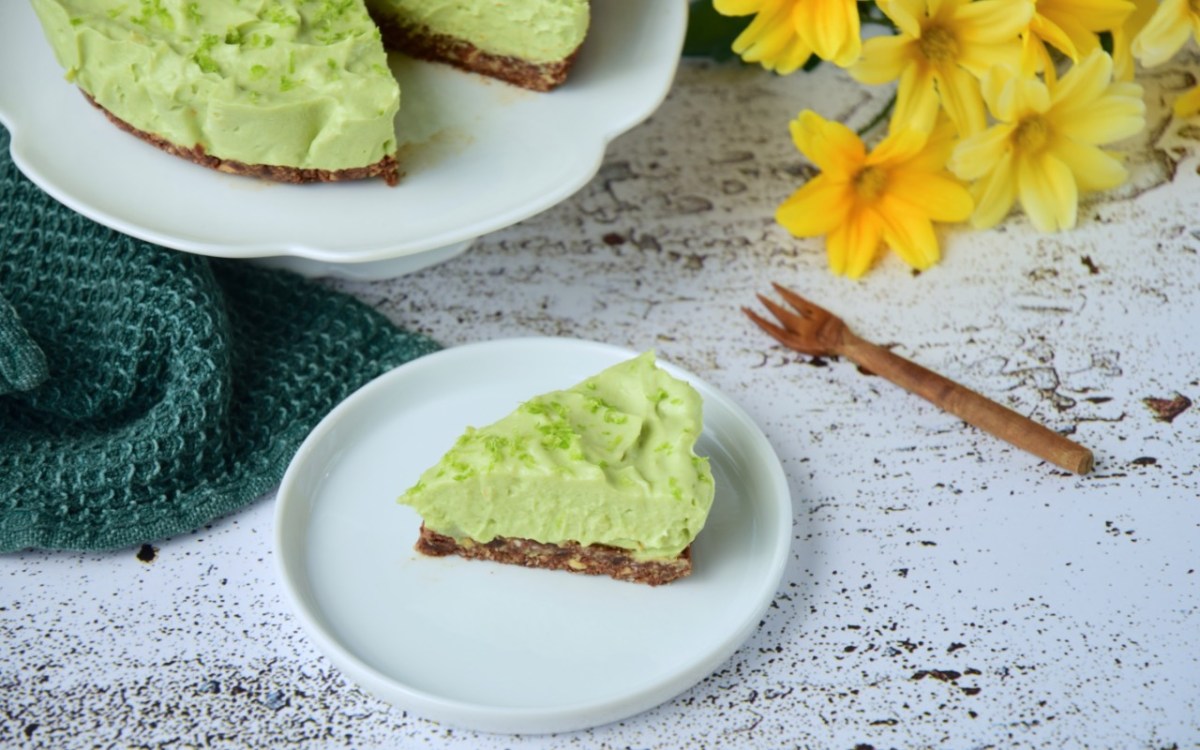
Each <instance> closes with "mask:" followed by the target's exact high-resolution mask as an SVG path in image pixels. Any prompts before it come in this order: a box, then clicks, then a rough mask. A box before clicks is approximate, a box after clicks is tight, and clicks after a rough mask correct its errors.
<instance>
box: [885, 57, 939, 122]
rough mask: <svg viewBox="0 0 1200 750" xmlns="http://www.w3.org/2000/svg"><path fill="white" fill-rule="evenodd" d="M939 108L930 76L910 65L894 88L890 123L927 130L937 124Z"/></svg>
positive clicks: (936, 94)
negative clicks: (894, 100) (894, 96)
mask: <svg viewBox="0 0 1200 750" xmlns="http://www.w3.org/2000/svg"><path fill="white" fill-rule="evenodd" d="M940 106H941V105H940V104H939V103H938V93H937V88H936V87H935V86H934V83H933V76H932V74H930V73H928V72H926V71H924V70H922V68H921V66H918V65H910V66H909V67H908V69H906V70H905V71H904V74H903V75H902V76H900V85H899V86H897V87H896V104H895V106H894V107H893V108H892V120H891V121H892V122H893V123H902V124H903V126H904V127H908V128H913V129H915V130H929V129H930V128H932V127H933V124H934V123H935V122H937V116H938V111H939V107H940Z"/></svg>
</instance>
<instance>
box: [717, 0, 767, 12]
mask: <svg viewBox="0 0 1200 750" xmlns="http://www.w3.org/2000/svg"><path fill="white" fill-rule="evenodd" d="M765 4H766V3H764V2H763V0H713V8H714V9H715V10H716V11H717V12H718V13H720V14H721V15H723V16H748V15H750V14H751V13H757V12H759V10H761V9H762V7H763V5H765Z"/></svg>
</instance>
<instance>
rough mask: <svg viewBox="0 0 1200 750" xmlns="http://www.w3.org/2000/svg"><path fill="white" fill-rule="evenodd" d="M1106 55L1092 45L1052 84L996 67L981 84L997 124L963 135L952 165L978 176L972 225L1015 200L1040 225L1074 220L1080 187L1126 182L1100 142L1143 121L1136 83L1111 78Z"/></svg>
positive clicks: (996, 217)
mask: <svg viewBox="0 0 1200 750" xmlns="http://www.w3.org/2000/svg"><path fill="white" fill-rule="evenodd" d="M1112 69H1113V65H1112V59H1111V58H1110V57H1109V56H1108V55H1106V54H1104V53H1103V52H1101V51H1096V52H1093V53H1092V54H1091V55H1089V56H1088V57H1086V58H1084V59H1083V60H1081V61H1080V62H1079V63H1077V64H1076V65H1074V66H1073V67H1072V68H1071V69H1070V70H1069V71H1068V72H1067V74H1066V75H1064V76H1063V77H1062V78H1061V79H1059V80H1057V81H1054V82H1052V83H1043V82H1042V81H1040V80H1038V79H1036V78H1032V77H1022V76H1017V75H1014V74H1013V73H1012V71H1009V70H1004V69H999V68H998V69H996V70H994V71H992V73H991V74H989V75H988V77H987V79H985V81H984V85H983V95H984V98H985V99H986V101H987V104H988V109H989V110H990V111H991V113H992V116H993V117H994V118H995V119H996V120H997V124H995V125H993V126H992V127H990V128H988V129H987V130H986V131H984V132H982V133H978V134H976V135H973V136H970V137H968V138H965V139H963V140H962V141H961V142H960V143H959V144H958V145H957V146H956V147H955V149H954V156H953V157H952V159H951V165H950V166H951V169H952V170H953V171H954V173H955V174H957V175H958V176H959V177H960V178H961V179H964V180H976V181H977V182H976V183H975V185H974V186H973V193H974V195H975V204H976V205H975V215H974V216H972V218H971V222H972V224H974V225H975V226H977V227H990V226H994V225H996V224H998V223H999V222H1000V220H1001V219H1003V218H1004V216H1005V215H1006V214H1007V213H1008V211H1009V209H1010V208H1012V205H1013V203H1014V202H1016V200H1018V199H1019V200H1020V202H1021V207H1022V208H1024V209H1025V213H1026V214H1027V215H1028V216H1029V219H1030V221H1032V222H1033V225H1034V226H1035V227H1037V228H1038V229H1039V230H1041V231H1043V232H1052V231H1055V230H1058V229H1069V228H1071V227H1073V226H1075V219H1076V212H1077V209H1078V205H1077V204H1078V195H1079V191H1081V190H1107V189H1109V188H1113V187H1116V186H1117V185H1120V184H1121V183H1122V182H1124V180H1125V177H1126V171H1125V168H1124V167H1123V166H1122V165H1121V163H1120V162H1119V161H1118V160H1117V159H1116V158H1115V157H1113V156H1111V155H1110V154H1107V153H1105V152H1104V151H1103V150H1101V149H1100V148H1099V146H1101V145H1104V144H1108V143H1112V142H1113V141H1117V140H1120V139H1122V138H1126V137H1128V136H1131V135H1133V134H1135V133H1137V132H1139V131H1140V130H1141V129H1142V127H1143V126H1144V125H1145V110H1146V108H1145V104H1144V103H1143V102H1142V98H1141V95H1142V89H1141V87H1140V86H1138V85H1137V84H1135V83H1127V82H1121V83H1113V82H1112Z"/></svg>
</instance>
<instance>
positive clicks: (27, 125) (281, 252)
mask: <svg viewBox="0 0 1200 750" xmlns="http://www.w3.org/2000/svg"><path fill="white" fill-rule="evenodd" d="M638 5H641V3H640V2H639V3H638ZM644 7H648V8H653V9H654V10H649V11H647V12H650V13H655V14H656V15H662V16H663V17H664V18H665V19H667V20H668V21H669V22H668V23H664V24H663V28H664V29H665V30H668V31H670V32H671V36H668V37H667V38H665V39H663V40H662V44H663V45H664V47H663V55H664V59H669V60H671V61H672V64H670V65H667V66H665V67H664V68H663V70H661V71H659V73H660V75H661V79H656V81H655V83H656V88H655V89H654V90H653V91H652V92H651V91H649V90H648V91H647V95H646V98H645V99H644V101H641V102H638V106H637V107H631V108H630V109H629V110H628V112H625V113H623V114H625V116H624V117H622V118H618V119H614V120H613V121H612V122H611V123H608V124H607V125H608V127H598V128H596V129H595V130H594V131H589V135H588V138H587V143H586V148H584V149H582V150H581V152H580V153H581V154H583V155H584V156H586V158H581V159H580V166H579V167H578V170H577V172H576V173H575V174H574V175H568V179H565V180H564V181H563V182H561V183H558V184H554V185H550V186H548V187H547V188H546V189H544V190H542V191H541V193H540V194H539V197H538V198H531V199H530V200H528V201H526V202H525V203H524V204H522V205H514V206H508V207H506V208H504V210H502V211H499V212H497V213H496V214H495V215H493V216H491V217H489V218H487V219H478V220H473V221H472V222H470V223H467V224H458V223H452V224H450V225H448V226H447V227H442V228H440V229H438V230H436V231H433V232H429V233H428V234H426V235H425V236H423V237H416V238H407V239H406V238H401V239H400V240H398V241H397V240H391V239H385V238H384V237H382V236H379V237H374V238H362V239H355V240H354V241H352V242H347V243H346V244H341V245H340V244H337V243H333V242H323V243H319V244H318V243H313V242H309V241H307V240H306V239H305V238H303V237H301V236H298V235H295V236H288V237H283V238H281V239H279V240H255V241H253V242H251V243H245V242H235V241H228V240H222V239H221V238H218V237H212V236H207V237H202V236H196V232H195V229H194V226H183V225H180V226H175V227H172V228H164V227H160V226H157V225H156V224H155V222H152V221H146V220H144V219H141V220H139V218H138V216H137V215H136V213H135V214H131V213H130V211H129V210H128V207H125V210H122V211H116V210H114V209H113V208H112V207H98V206H95V205H93V204H92V203H91V202H89V201H88V199H87V197H86V196H83V195H80V191H79V190H78V189H72V188H71V186H70V184H63V182H62V181H61V180H58V179H55V178H53V177H51V176H49V175H48V174H47V173H46V172H47V170H49V169H50V168H51V167H52V166H54V165H55V164H56V163H55V162H54V161H53V159H51V160H50V161H46V157H44V156H43V157H36V156H34V155H33V154H36V153H37V152H38V151H39V144H38V143H37V142H35V141H34V139H32V138H31V137H30V136H29V135H28V133H26V132H25V131H27V130H33V129H35V127H36V123H35V122H30V121H29V119H28V117H25V116H24V115H23V114H22V111H23V110H24V109H25V107H23V106H22V103H21V101H20V100H13V101H7V102H6V101H5V100H4V97H3V95H4V93H5V91H6V89H5V88H4V87H3V86H0V123H2V124H3V125H4V126H5V127H6V128H7V129H8V131H9V135H10V142H9V153H10V156H11V158H12V160H13V163H14V164H15V165H16V167H17V168H18V169H19V170H20V171H21V173H22V174H24V175H25V176H26V177H27V178H28V179H29V180H30V181H31V182H33V183H34V184H35V185H36V186H37V187H38V188H39V189H41V190H42V191H43V192H45V193H46V194H47V195H49V196H51V197H52V198H54V200H56V201H58V202H59V203H61V204H63V205H64V206H66V207H67V208H69V209H70V210H72V211H74V212H76V213H78V214H81V215H83V216H85V217H87V218H89V219H91V220H93V221H95V222H97V223H99V224H102V225H104V226H106V227H108V228H110V229H113V230H116V231H118V232H121V233H122V234H126V235H129V236H130V237H133V238H135V239H138V240H142V241H146V242H151V243H154V244H157V245H161V246H163V247H169V248H171V249H174V250H179V251H182V252H187V253H192V254H196V255H202V256H208V257H218V258H235V259H254V258H281V257H282V258H288V257H292V258H301V259H307V260H311V261H316V262H320V263H337V264H360V263H376V262H379V261H388V260H396V259H400V258H407V257H410V256H414V255H420V254H422V253H427V252H431V251H437V250H442V249H444V248H447V247H450V246H454V245H458V244H460V243H470V242H471V241H472V240H475V239H478V238H479V237H482V236H485V235H487V234H490V233H492V232H496V231H499V230H501V229H504V228H506V227H509V226H512V225H513V224H515V223H518V222H521V221H524V220H526V219H529V218H531V217H533V216H536V215H537V214H539V213H542V212H544V211H546V210H549V209H550V208H552V207H553V206H554V205H556V204H557V203H559V202H561V201H563V200H565V199H567V198H569V197H570V196H571V195H573V194H574V193H575V192H577V191H578V190H580V189H581V188H582V187H583V186H584V185H586V184H587V183H588V182H589V181H590V180H591V179H592V178H593V177H595V175H596V174H597V172H598V171H599V168H600V166H601V165H602V163H603V160H604V156H605V154H606V152H607V149H608V146H609V144H611V142H612V141H613V140H614V139H615V138H617V137H618V136H620V135H622V134H624V133H626V132H628V131H629V130H630V129H632V128H634V127H636V126H637V125H638V124H640V123H642V122H644V121H645V120H646V119H648V118H649V117H650V116H651V115H652V114H653V113H654V112H655V111H656V110H657V109H658V107H659V106H661V104H662V102H663V101H664V100H665V99H666V97H667V95H668V94H669V93H670V89H671V86H672V84H673V81H674V78H675V75H676V73H677V71H678V65H679V60H680V59H681V52H682V48H683V43H684V38H685V34H686V28H687V18H688V13H689V10H690V4H689V2H688V0H670V4H669V5H668V4H662V5H659V4H658V3H657V2H656V3H647V4H645V6H644ZM23 13H24V14H28V16H29V17H32V16H33V15H34V12H33V8H32V6H30V4H29V3H28V2H14V3H5V4H3V7H0V19H4V18H8V19H14V20H20V19H21V18H22V15H21V14H23ZM25 20H26V21H28V20H29V19H28V18H26V19H25ZM32 22H33V23H34V24H35V26H36V25H37V24H38V22H37V20H36V18H32ZM7 26H12V27H13V28H14V29H15V28H18V27H19V26H21V24H17V23H8V22H5V23H0V48H2V47H4V46H6V45H4V44H3V42H4V37H5V32H4V31H3V30H2V29H3V28H4V27H7ZM39 30H40V29H39ZM35 36H36V42H30V41H28V40H29V39H30V38H34V37H35ZM19 38H20V39H21V40H23V41H21V44H23V45H26V46H24V47H21V49H22V50H24V51H27V50H28V46H27V45H30V44H34V43H42V44H44V41H43V37H42V35H41V34H37V35H20V37H19ZM12 46H15V45H12ZM667 46H669V48H670V52H671V54H669V55H668V54H666V50H667ZM45 52H46V56H47V57H48V60H49V63H48V64H50V65H54V66H55V71H56V72H58V73H61V69H59V68H58V67H57V62H55V61H54V59H53V55H51V54H50V53H49V50H48V48H47V50H45ZM4 58H5V56H4V55H3V54H2V53H0V59H4ZM420 64H429V65H432V63H420ZM63 85H64V86H66V85H68V84H65V83H64V84H63ZM11 89H12V90H13V91H18V92H19V91H20V90H22V88H21V86H20V85H19V84H14V85H12V86H11ZM80 101H81V102H82V101H83V99H82V98H81V97H80ZM111 130H112V131H115V130H116V129H115V128H113V129H111ZM167 163H169V162H167ZM58 168H60V169H61V168H62V167H61V165H58ZM165 169H168V170H169V169H171V168H170V167H165ZM189 174H197V179H199V180H205V181H206V183H207V181H208V180H211V179H212V178H213V177H215V176H217V175H216V173H215V172H214V174H213V175H204V174H199V173H191V172H189ZM226 177H228V176H226ZM208 184H211V183H208ZM341 185H342V186H346V185H348V183H341ZM350 186H351V187H353V185H350ZM303 187H305V188H315V189H322V188H336V187H337V186H334V185H308V186H303Z"/></svg>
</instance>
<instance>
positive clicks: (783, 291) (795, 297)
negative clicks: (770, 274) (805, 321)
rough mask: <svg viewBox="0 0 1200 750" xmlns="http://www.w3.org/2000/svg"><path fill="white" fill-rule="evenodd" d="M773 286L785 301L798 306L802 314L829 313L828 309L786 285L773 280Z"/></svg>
mask: <svg viewBox="0 0 1200 750" xmlns="http://www.w3.org/2000/svg"><path fill="white" fill-rule="evenodd" d="M771 286H773V287H775V291H776V292H779V296H780V297H783V299H784V301H785V302H787V303H788V304H789V305H791V306H792V307H794V308H796V310H798V311H799V312H800V314H801V315H803V316H805V317H807V318H812V317H815V316H817V315H829V311H828V310H826V309H825V308H823V307H820V306H819V305H814V304H813V303H811V302H809V301H808V300H806V299H804V298H803V297H801V296H800V295H799V294H796V293H795V292H793V291H792V290H791V289H788V288H787V287H786V286H783V285H782V284H776V283H775V282H771Z"/></svg>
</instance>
